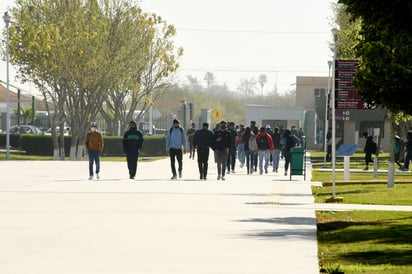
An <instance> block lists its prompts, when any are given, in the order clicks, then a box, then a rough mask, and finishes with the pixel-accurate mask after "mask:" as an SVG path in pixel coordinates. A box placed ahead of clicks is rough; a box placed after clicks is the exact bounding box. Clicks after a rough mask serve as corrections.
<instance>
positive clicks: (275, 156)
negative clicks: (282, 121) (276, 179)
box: [272, 127, 282, 173]
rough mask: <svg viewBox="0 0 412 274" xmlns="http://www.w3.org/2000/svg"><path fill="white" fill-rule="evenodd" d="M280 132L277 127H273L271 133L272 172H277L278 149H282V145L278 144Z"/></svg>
mask: <svg viewBox="0 0 412 274" xmlns="http://www.w3.org/2000/svg"><path fill="white" fill-rule="evenodd" d="M280 139H281V136H280V133H279V128H278V127H275V128H274V131H273V134H272V141H273V152H272V159H273V172H276V173H277V172H278V168H279V160H280V150H281V149H282V145H281V144H280Z"/></svg>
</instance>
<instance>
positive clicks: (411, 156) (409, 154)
mask: <svg viewBox="0 0 412 274" xmlns="http://www.w3.org/2000/svg"><path fill="white" fill-rule="evenodd" d="M411 160H412V151H410V150H408V151H407V152H406V156H405V161H404V162H403V168H404V169H409V162H410V161H411Z"/></svg>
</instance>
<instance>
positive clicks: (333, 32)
mask: <svg viewBox="0 0 412 274" xmlns="http://www.w3.org/2000/svg"><path fill="white" fill-rule="evenodd" d="M332 34H333V63H332V67H333V69H332V96H331V102H332V189H333V194H332V195H333V197H332V198H333V199H335V198H336V173H335V168H336V117H335V116H336V115H335V71H336V43H337V42H338V29H336V28H333V29H332Z"/></svg>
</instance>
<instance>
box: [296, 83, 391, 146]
mask: <svg viewBox="0 0 412 274" xmlns="http://www.w3.org/2000/svg"><path fill="white" fill-rule="evenodd" d="M327 90H328V77H311V76H298V77H296V106H297V107H303V108H304V109H305V111H306V116H305V117H306V119H305V121H304V131H305V135H306V136H307V138H306V140H307V147H308V149H322V148H323V140H324V139H323V138H322V139H321V138H317V137H320V136H319V133H322V134H323V136H324V133H325V109H326V98H327V96H325V95H326V94H327ZM335 113H336V141H337V144H338V145H339V144H342V143H343V144H358V145H359V149H363V147H364V145H365V139H364V138H363V134H364V133H367V134H368V135H373V136H376V135H377V131H378V130H377V129H378V128H380V127H381V124H382V122H383V121H385V122H384V127H383V132H380V135H381V137H382V139H381V145H382V149H383V150H384V151H388V150H389V147H390V141H389V136H390V130H391V125H390V122H389V121H388V120H387V119H385V116H386V110H384V109H381V108H377V109H373V110H372V109H339V110H337V111H336V112H335ZM329 127H331V125H329Z"/></svg>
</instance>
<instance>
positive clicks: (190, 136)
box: [186, 123, 196, 159]
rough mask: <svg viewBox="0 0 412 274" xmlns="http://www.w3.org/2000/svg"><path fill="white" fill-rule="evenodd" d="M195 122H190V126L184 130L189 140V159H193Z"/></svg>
mask: <svg viewBox="0 0 412 274" xmlns="http://www.w3.org/2000/svg"><path fill="white" fill-rule="evenodd" d="M195 132H196V124H195V123H192V127H191V128H189V129H188V130H187V132H186V136H187V140H188V142H189V159H190V158H192V159H195V147H194V145H193V138H194V137H195Z"/></svg>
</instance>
